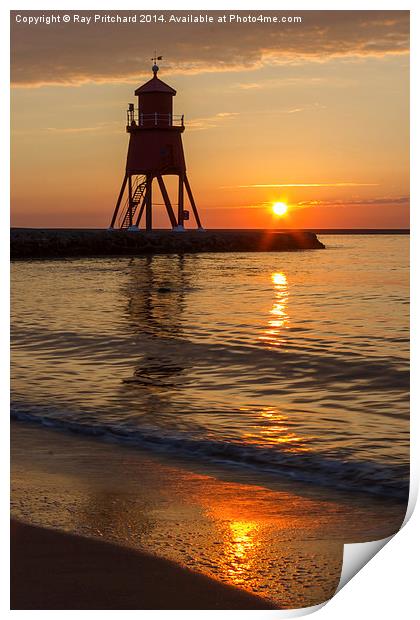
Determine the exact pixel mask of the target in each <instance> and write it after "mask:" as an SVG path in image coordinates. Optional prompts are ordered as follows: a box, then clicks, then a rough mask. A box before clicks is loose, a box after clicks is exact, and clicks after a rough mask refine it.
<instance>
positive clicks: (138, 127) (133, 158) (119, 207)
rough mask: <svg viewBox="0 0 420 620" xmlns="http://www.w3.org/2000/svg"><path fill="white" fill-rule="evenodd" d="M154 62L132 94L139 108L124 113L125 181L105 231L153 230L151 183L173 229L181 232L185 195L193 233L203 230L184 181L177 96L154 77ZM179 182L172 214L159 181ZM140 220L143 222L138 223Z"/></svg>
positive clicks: (185, 216) (181, 118) (181, 120)
mask: <svg viewBox="0 0 420 620" xmlns="http://www.w3.org/2000/svg"><path fill="white" fill-rule="evenodd" d="M161 58H162V57H161V56H158V57H156V56H155V57H154V58H152V60H153V61H154V64H153V67H152V71H153V77H152V79H150V80H149V81H148V82H146V83H145V84H143V85H142V86H139V88H137V90H136V91H135V93H134V94H135V95H136V97H137V98H138V107H137V108H136V107H135V106H134V104H133V103H130V104H129V105H128V110H127V133H129V134H130V142H129V146H128V154H127V164H126V169H125V175H124V179H123V182H122V186H121V189H120V193H119V195H118V199H117V204H116V206H115V209H114V213H113V216H112V221H111V225H110V228H111V229H114V228H119V229H123V230H128V231H137V230H139V229H140V226H141V224H142V219H144V221H145V224H144V227H145V229H146V230H148V231H150V230H152V228H153V200H152V188H153V180H154V179H156V181H157V184H158V186H159V189H160V192H161V194H162V198H163V203H164V205H165V207H166V211H167V214H168V217H169V221H170V224H171V226H172V229H173V230H175V231H183V230H184V222H185V220H188V219H189V212H188V211H186V210H185V207H184V189H185V190H186V193H187V196H188V199H189V202H190V205H191V209H192V212H193V214H194V218H195V222H196V224H197V228H199V229H202V226H201V222H200V217H199V214H198V210H197V206H196V204H195V201H194V197H193V194H192V191H191V186H190V184H189V181H188V177H187V173H186V166H185V158H184V150H183V147H182V133H183V132H184V129H185V125H184V116H183V115H182V116H174V114H173V98H174V97H175V95H176V91H175V90H174V89H173V88H171V87H170V86H168V85H167V84H165V83H164V82H162V80H160V79H159V78H158V77H157V73H158V71H159V67H158V66H157V64H156V62H157V60H161ZM165 175H176V176H177V177H178V197H177V198H178V200H177V209H176V211H174V209H173V206H172V204H171V201H170V197H169V193H168V191H167V189H166V186H165V181H164V176H165ZM143 215H145V217H144V218H143Z"/></svg>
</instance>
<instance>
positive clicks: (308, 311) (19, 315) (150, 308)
mask: <svg viewBox="0 0 420 620" xmlns="http://www.w3.org/2000/svg"><path fill="white" fill-rule="evenodd" d="M320 240H321V241H322V242H323V243H324V244H325V246H326V248H325V249H324V250H307V251H294V252H278V253H277V252H270V253H220V254H219V253H218V254H210V253H209V254H190V255H188V254H186V255H153V256H136V257H109V258H80V259H68V260H64V259H63V260H33V261H15V262H13V263H12V313H11V316H12V408H11V411H12V418H13V419H15V420H18V421H20V422H21V423H26V424H36V425H43V426H46V427H51V428H55V429H59V430H61V431H63V432H65V433H79V434H82V435H87V436H92V437H96V438H98V440H105V441H112V442H117V443H118V444H121V445H127V446H130V448H133V447H134V448H138V449H139V450H147V451H152V452H153V453H156V454H159V453H161V454H165V457H170V458H173V459H175V460H176V459H177V458H181V459H183V462H184V463H185V462H187V463H188V462H191V465H194V466H195V465H196V464H203V465H205V464H211V466H212V467H213V468H216V470H217V467H223V468H230V470H231V472H232V475H233V476H234V475H235V472H238V475H239V473H240V472H245V471H246V472H248V474H249V475H250V476H252V477H253V479H254V480H255V481H256V482H257V483H259V484H264V480H265V479H266V477H267V476H270V479H272V478H273V477H278V479H279V480H286V479H287V480H296V481H299V482H301V483H308V484H310V485H318V486H319V487H322V488H324V489H328V488H330V489H336V490H343V491H345V492H346V493H354V494H359V493H362V494H371V495H372V496H385V497H387V498H395V499H396V500H397V501H400V500H402V501H405V500H406V498H407V494H408V488H409V408H408V406H409V403H408V389H409V298H408V293H409V291H408V287H409V275H408V253H409V238H408V236H404V235H325V236H322V235H321V236H320Z"/></svg>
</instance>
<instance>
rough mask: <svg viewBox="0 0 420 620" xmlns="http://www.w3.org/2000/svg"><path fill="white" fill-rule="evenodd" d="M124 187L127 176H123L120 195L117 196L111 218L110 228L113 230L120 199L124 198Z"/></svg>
mask: <svg viewBox="0 0 420 620" xmlns="http://www.w3.org/2000/svg"><path fill="white" fill-rule="evenodd" d="M126 185H127V174H126V175H125V176H124V181H123V182H122V185H121V189H120V193H119V194H118V200H117V204H116V206H115V209H114V215H113V216H112V220H111V225H110V228H114V224H115V220H116V219H117V215H118V211H119V208H120V204H121V200H122V197H123V196H124V192H125V186H126Z"/></svg>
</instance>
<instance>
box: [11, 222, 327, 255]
mask: <svg viewBox="0 0 420 620" xmlns="http://www.w3.org/2000/svg"><path fill="white" fill-rule="evenodd" d="M10 245H11V258H12V259H32V258H68V257H79V256H136V255H142V254H180V253H181V254H191V253H198V252H283V251H290V250H314V249H322V248H324V247H325V246H324V245H323V244H322V243H321V242H320V241H319V240H318V238H317V236H316V234H315V233H313V232H304V231H287V232H285V231H276V230H207V231H200V230H191V231H185V232H173V231H170V230H155V231H153V232H145V231H139V232H127V231H120V230H102V229H100V230H98V229H86V228H85V229H64V228H55V229H52V228H49V229H46V228H44V229H41V228H12V229H11V241H10Z"/></svg>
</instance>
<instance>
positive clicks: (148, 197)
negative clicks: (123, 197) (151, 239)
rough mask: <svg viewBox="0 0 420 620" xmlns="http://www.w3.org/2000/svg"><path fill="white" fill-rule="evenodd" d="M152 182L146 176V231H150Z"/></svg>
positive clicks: (149, 177)
mask: <svg viewBox="0 0 420 620" xmlns="http://www.w3.org/2000/svg"><path fill="white" fill-rule="evenodd" d="M152 180H153V178H152V177H151V176H148V177H147V181H146V183H147V186H146V230H152Z"/></svg>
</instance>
